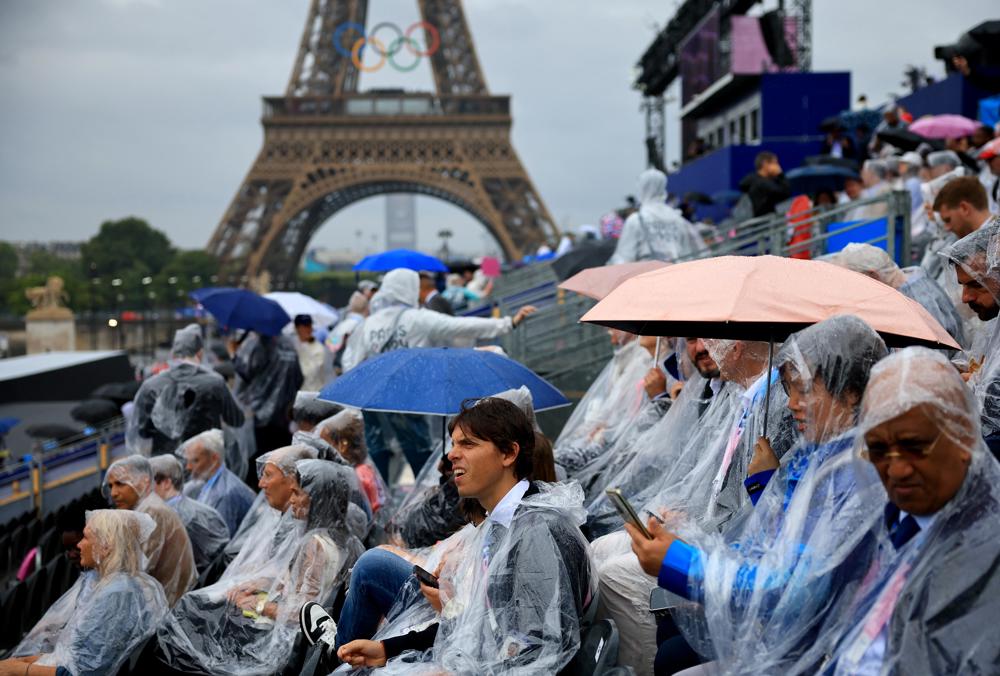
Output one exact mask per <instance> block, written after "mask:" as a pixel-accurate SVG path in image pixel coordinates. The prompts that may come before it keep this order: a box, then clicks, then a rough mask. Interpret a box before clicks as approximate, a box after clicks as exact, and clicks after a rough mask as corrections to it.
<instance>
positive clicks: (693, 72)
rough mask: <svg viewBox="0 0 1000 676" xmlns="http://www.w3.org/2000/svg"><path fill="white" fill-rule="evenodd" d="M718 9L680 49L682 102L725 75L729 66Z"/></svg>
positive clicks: (710, 14)
mask: <svg viewBox="0 0 1000 676" xmlns="http://www.w3.org/2000/svg"><path fill="white" fill-rule="evenodd" d="M719 18H720V14H719V10H718V8H715V9H713V10H712V11H711V12H710V13H709V14H708V15H707V16H706V17H705V19H704V20H703V21H702V23H701V25H700V26H699V27H698V28H696V29H695V30H694V31H693V32H692V33H691V34H690V35H689V36H688V37H687V38H686V39H685V41H684V44H683V45H682V46H681V49H680V72H681V105H682V106H686V105H687V104H688V103H690V101H691V99H693V98H694V97H695V96H697V95H698V94H700V93H701V92H703V91H705V90H706V89H708V88H709V87H710V86H711V85H712V83H713V82H715V81H716V80H718V79H719V78H720V77H722V76H723V75H724V74H725V73H724V72H722V71H723V70H724V69H725V68H727V67H728V66H727V65H724V64H723V63H722V59H721V58H720V53H719V37H720V30H721V22H720V20H719Z"/></svg>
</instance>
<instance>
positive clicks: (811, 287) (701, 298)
mask: <svg viewBox="0 0 1000 676" xmlns="http://www.w3.org/2000/svg"><path fill="white" fill-rule="evenodd" d="M841 314H852V315H856V316H858V317H860V318H861V319H863V320H864V321H865V322H867V323H868V325H869V326H871V327H872V328H873V329H875V331H877V332H878V334H879V335H880V336H882V339H883V340H884V341H885V342H886V345H888V346H890V347H902V346H905V345H926V346H928V347H932V348H941V347H945V348H951V349H955V350H958V349H961V347H960V346H959V345H958V343H956V342H955V339H954V338H952V337H951V336H950V335H949V334H948V332H947V331H945V330H944V328H942V326H941V324H940V323H938V321H937V320H936V319H934V317H932V316H931V315H930V313H929V312H927V310H925V309H924V308H923V307H922V306H921V305H920V304H919V303H917V302H916V301H913V300H910V299H909V298H907V297H906V296H904V295H903V294H901V293H900V292H899V291H896V290H895V289H894V288H892V287H891V286H888V285H887V284H883V283H882V282H879V281H877V280H875V279H872V278H871V277H866V276H865V275H862V274H861V273H858V272H854V271H852V270H847V269H846V268H841V267H837V266H836V265H832V264H830V263H824V262H822V261H813V260H800V259H795V258H781V257H779V256H752V257H751V256H718V257H716V258H706V259H702V260H697V261H689V262H686V263H677V264H675V265H671V266H669V267H666V268H663V269H661V270H654V271H653V272H646V273H644V274H641V275H638V276H636V277H632V278H631V279H628V280H626V281H624V282H622V283H621V284H620V285H619V286H618V287H617V288H615V289H614V290H613V291H612V292H611V293H609V294H608V295H607V296H605V298H604V300H602V301H601V302H599V303H598V304H597V305H595V306H594V307H593V308H591V309H590V311H589V312H587V314H585V315H584V316H583V317H582V318H581V319H580V321H583V322H588V323H592V324H599V325H601V326H607V327H610V328H613V329H621V330H623V331H628V332H629V333H635V334H638V335H646V336H698V337H699V338H733V339H738V340H761V341H768V343H770V351H769V353H768V365H767V366H768V371H770V370H771V360H772V358H773V355H774V343H775V341H783V340H785V339H786V338H787V337H788V336H789V335H791V334H792V333H795V332H796V331H800V330H802V329H804V328H806V327H807V326H810V325H812V324H816V323H818V322H821V321H823V320H824V319H829V318H830V317H833V316H835V315H841ZM767 388H768V391H770V388H771V381H770V379H769V380H768V381H767ZM769 404H770V396H767V397H765V400H764V421H765V423H764V430H763V432H764V436H765V437H766V436H767V422H766V421H767V409H768V407H769Z"/></svg>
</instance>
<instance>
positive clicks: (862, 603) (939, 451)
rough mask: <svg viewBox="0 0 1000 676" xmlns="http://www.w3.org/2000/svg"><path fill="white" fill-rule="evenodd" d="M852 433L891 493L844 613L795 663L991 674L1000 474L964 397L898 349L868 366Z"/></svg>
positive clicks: (998, 652)
mask: <svg viewBox="0 0 1000 676" xmlns="http://www.w3.org/2000/svg"><path fill="white" fill-rule="evenodd" d="M859 428H860V429H859V432H860V436H861V438H862V439H863V442H862V446H863V449H862V453H861V455H862V457H863V458H867V460H868V461H869V462H871V464H872V465H873V466H874V468H875V470H876V471H877V472H878V474H879V477H880V478H881V479H882V483H883V485H884V486H885V490H886V493H887V494H888V497H889V503H888V504H887V505H886V509H885V519H886V531H885V540H884V541H883V542H882V544H881V547H880V556H879V557H878V558H877V559H876V561H875V562H874V563H873V565H872V567H871V569H870V571H869V576H868V580H867V584H866V585H864V586H863V587H862V588H861V590H860V591H859V593H858V594H857V597H856V602H855V604H854V606H853V610H852V611H851V612H849V613H846V614H844V615H841V616H839V617H836V618H833V621H832V622H831V623H829V624H828V626H827V627H826V628H825V631H824V632H823V634H824V635H825V638H826V640H820V641H818V642H817V646H816V648H815V649H814V651H812V652H811V653H810V654H808V655H807V657H806V659H804V660H803V662H804V664H803V665H802V666H803V667H805V666H808V665H810V664H815V663H816V662H819V661H825V662H826V663H827V666H832V667H833V668H832V669H831V670H828V671H824V673H836V674H841V673H843V674H882V673H905V674H915V673H928V674H945V673H988V672H995V670H996V665H997V664H998V663H1000V642H998V641H997V640H996V627H995V623H996V619H997V618H998V617H1000V565H998V564H1000V466H998V465H997V462H996V460H995V459H994V458H993V456H992V455H991V454H990V453H989V452H988V451H987V449H986V448H985V445H984V444H983V441H982V439H981V437H980V434H979V415H978V412H977V410H976V406H975V404H974V401H973V399H972V397H971V395H970V393H969V391H968V389H967V388H966V387H965V386H964V384H963V382H962V379H961V377H960V376H959V375H958V373H957V372H956V371H955V369H954V367H952V365H951V364H950V363H949V362H948V361H947V360H946V359H945V358H944V356H942V355H941V354H940V353H938V352H933V351H931V350H928V349H926V348H907V349H905V350H902V351H900V352H897V353H895V354H893V355H892V356H890V357H888V358H886V359H885V360H883V361H882V362H881V363H879V364H877V365H876V366H875V367H874V368H873V369H872V373H871V379H870V381H869V383H868V388H867V390H866V391H865V397H864V401H863V403H862V407H861V415H860V422H859ZM831 641H832V645H831ZM819 650H822V651H824V652H825V660H823V659H822V658H821V657H820V656H819V655H817V654H816V651H819Z"/></svg>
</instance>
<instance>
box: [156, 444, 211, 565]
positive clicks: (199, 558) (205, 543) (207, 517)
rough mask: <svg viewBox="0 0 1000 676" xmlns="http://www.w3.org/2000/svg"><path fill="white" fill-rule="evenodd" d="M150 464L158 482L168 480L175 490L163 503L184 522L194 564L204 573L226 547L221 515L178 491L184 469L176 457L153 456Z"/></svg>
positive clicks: (181, 485) (181, 483)
mask: <svg viewBox="0 0 1000 676" xmlns="http://www.w3.org/2000/svg"><path fill="white" fill-rule="evenodd" d="M149 465H150V467H151V468H152V470H153V478H154V480H155V481H156V482H157V483H159V481H161V480H164V479H167V480H169V481H170V484H171V486H173V487H174V490H176V491H178V493H177V495H175V496H173V497H171V498H167V499H166V500H164V502H166V503H167V506H169V507H170V508H171V509H173V510H174V511H175V512H177V515H178V516H179V517H181V521H182V522H183V523H184V528H185V530H187V534H188V539H189V540H190V541H191V553H192V554H193V555H194V565H195V566H196V567H197V569H198V570H199V571H203V570H205V568H206V567H208V565H209V564H210V563H212V561H214V560H215V557H216V556H218V555H219V554H220V553H222V550H223V549H225V547H226V545H227V544H229V528H228V527H227V526H226V522H225V520H224V519H223V518H222V515H221V514H219V513H218V512H217V511H215V510H214V509H212V508H211V507H209V506H208V505H206V504H205V503H203V502H199V501H198V500H195V499H192V498H189V497H187V496H186V495H184V494H183V493H180V492H179V491H180V490H181V489H182V488H183V485H184V484H183V481H184V468H183V467H182V466H181V462H180V460H178V459H177V458H176V457H174V456H172V455H156V456H153V457H152V458H150V459H149Z"/></svg>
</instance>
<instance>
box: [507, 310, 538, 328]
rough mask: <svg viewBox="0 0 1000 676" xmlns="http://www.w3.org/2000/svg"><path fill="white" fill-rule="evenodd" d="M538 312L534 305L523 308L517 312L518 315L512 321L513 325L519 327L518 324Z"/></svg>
mask: <svg viewBox="0 0 1000 676" xmlns="http://www.w3.org/2000/svg"><path fill="white" fill-rule="evenodd" d="M537 311H538V308H536V307H535V306H534V305H525V306H524V307H523V308H521V309H520V310H518V311H517V314H516V315H514V319H512V320H511V323H512V324H513V325H514V326H517V325H518V324H520V323H521V322H523V321H524V318H525V317H527V316H528V315H531V314H534V313H535V312H537Z"/></svg>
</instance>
